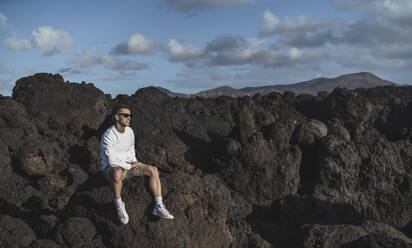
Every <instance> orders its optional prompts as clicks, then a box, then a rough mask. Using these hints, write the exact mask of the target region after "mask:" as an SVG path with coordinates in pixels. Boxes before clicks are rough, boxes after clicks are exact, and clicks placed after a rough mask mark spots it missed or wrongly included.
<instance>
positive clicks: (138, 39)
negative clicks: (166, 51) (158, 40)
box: [110, 33, 156, 54]
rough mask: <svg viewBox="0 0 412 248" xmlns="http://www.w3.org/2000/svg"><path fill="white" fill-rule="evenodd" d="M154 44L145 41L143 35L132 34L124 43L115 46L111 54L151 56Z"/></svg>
mask: <svg viewBox="0 0 412 248" xmlns="http://www.w3.org/2000/svg"><path fill="white" fill-rule="evenodd" d="M155 48H156V44H155V43H154V42H152V41H149V40H147V39H146V38H145V37H144V36H143V35H140V34H138V33H135V34H133V35H132V36H130V38H129V39H128V40H127V41H126V42H122V43H120V44H119V45H117V46H116V47H115V48H113V50H112V51H111V52H110V53H111V54H152V53H153V51H154V50H155Z"/></svg>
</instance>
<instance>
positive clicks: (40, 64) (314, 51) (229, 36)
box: [0, 0, 412, 96]
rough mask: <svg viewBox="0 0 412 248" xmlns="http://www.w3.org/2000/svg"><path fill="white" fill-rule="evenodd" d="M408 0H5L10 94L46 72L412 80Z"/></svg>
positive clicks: (195, 78)
mask: <svg viewBox="0 0 412 248" xmlns="http://www.w3.org/2000/svg"><path fill="white" fill-rule="evenodd" d="M410 13H412V1H409V0H317V1H297V0H290V1H280V0H153V1H136V0H134V1H132V0H122V1H112V0H100V1H92V0H91V1H77V0H74V1H60V0H55V1H48V0H13V1H12V0H1V1H0V41H1V43H0V94H3V95H10V94H11V91H12V88H13V86H14V83H15V81H16V80H17V79H19V78H21V77H25V76H29V75H32V74H34V73H37V72H48V73H60V74H61V75H63V77H64V78H65V80H68V81H71V82H81V81H86V82H91V83H93V84H94V85H95V86H96V87H98V88H99V89H101V90H102V91H104V92H105V93H109V94H112V96H116V95H117V94H133V93H134V92H135V91H136V90H137V89H139V88H142V87H147V86H150V85H155V86H161V87H164V88H168V89H170V90H172V91H176V92H181V93H195V92H198V91H201V90H205V89H211V88H214V87H218V86H221V85H229V86H232V87H234V88H242V87H246V86H261V85H271V84H278V83H294V82H298V81H304V80H310V79H313V78H317V77H336V76H339V75H342V74H346V73H353V72H360V71H369V72H372V73H375V74H376V75H378V76H380V77H382V78H384V79H387V80H390V81H394V82H397V83H404V84H411V83H412V77H411V76H412V71H411V70H410V68H411V65H412V15H411V14H410Z"/></svg>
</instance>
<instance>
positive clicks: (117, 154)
mask: <svg viewBox="0 0 412 248" xmlns="http://www.w3.org/2000/svg"><path fill="white" fill-rule="evenodd" d="M100 157H101V158H102V170H103V171H104V169H105V168H106V166H107V165H110V166H113V167H122V168H123V169H126V170H130V166H131V165H130V163H132V162H137V159H136V154H135V151H134V133H133V129H131V128H130V127H126V128H125V131H124V133H119V131H117V129H116V127H115V126H114V125H113V126H111V127H109V128H108V129H107V130H106V131H104V133H103V135H102V139H101V141H100Z"/></svg>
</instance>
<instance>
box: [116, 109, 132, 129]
mask: <svg viewBox="0 0 412 248" xmlns="http://www.w3.org/2000/svg"><path fill="white" fill-rule="evenodd" d="M115 117H116V121H117V123H119V124H120V125H122V126H124V127H128V126H129V125H130V120H131V119H132V115H131V113H130V109H127V108H121V109H120V110H119V112H118V113H117V114H116V115H115Z"/></svg>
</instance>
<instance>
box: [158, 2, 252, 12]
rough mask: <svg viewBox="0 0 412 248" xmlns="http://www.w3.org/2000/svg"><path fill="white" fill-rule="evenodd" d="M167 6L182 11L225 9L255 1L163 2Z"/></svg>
mask: <svg viewBox="0 0 412 248" xmlns="http://www.w3.org/2000/svg"><path fill="white" fill-rule="evenodd" d="M162 1H163V2H164V3H165V4H167V5H169V6H170V7H172V8H175V9H177V10H180V11H190V10H193V9H203V8H211V7H224V6H232V5H239V4H245V3H251V2H253V0H162Z"/></svg>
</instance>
